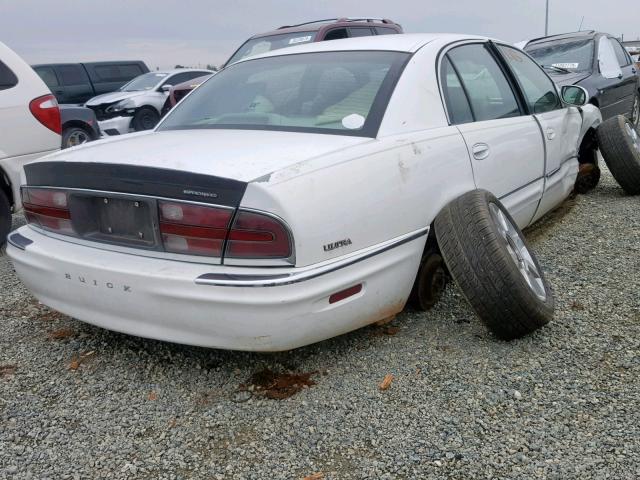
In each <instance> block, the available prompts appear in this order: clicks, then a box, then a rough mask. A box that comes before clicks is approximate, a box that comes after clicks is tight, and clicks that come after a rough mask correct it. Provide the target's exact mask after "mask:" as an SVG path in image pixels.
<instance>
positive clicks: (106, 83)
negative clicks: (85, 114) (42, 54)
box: [33, 60, 149, 104]
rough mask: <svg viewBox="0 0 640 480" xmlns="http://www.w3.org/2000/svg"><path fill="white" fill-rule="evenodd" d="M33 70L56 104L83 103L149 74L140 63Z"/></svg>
mask: <svg viewBox="0 0 640 480" xmlns="http://www.w3.org/2000/svg"><path fill="white" fill-rule="evenodd" d="M33 69H34V70H35V71H36V72H37V74H38V75H40V78H42V80H44V83H46V84H47V86H48V87H49V88H50V89H51V91H52V92H53V94H54V95H55V96H56V99H57V100H58V103H60V104H62V103H77V104H81V103H84V102H86V101H87V100H89V99H90V98H91V97H95V96H96V95H100V94H102V93H107V92H113V91H115V90H118V89H119V88H120V87H121V86H122V85H124V84H125V83H127V82H128V81H129V80H131V79H132V78H135V77H137V76H138V75H141V74H143V73H146V72H148V71H149V68H148V67H147V65H146V64H145V63H144V62H143V61H140V60H132V61H114V62H86V63H47V64H40V65H33Z"/></svg>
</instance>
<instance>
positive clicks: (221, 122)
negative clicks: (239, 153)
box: [160, 51, 408, 137]
mask: <svg viewBox="0 0 640 480" xmlns="http://www.w3.org/2000/svg"><path fill="white" fill-rule="evenodd" d="M407 58H408V54H407V53H404V52H380V51H375V52H371V51H349V52H333V51H332V52H313V53H301V54H297V55H281V56H277V57H267V58H259V59H254V60H248V61H245V62H239V63H236V64H233V65H230V66H229V67H227V68H225V69H223V70H222V71H221V72H219V73H217V74H216V75H214V76H213V77H211V79H209V80H208V81H207V82H206V83H204V84H202V85H201V86H200V87H198V88H197V89H195V90H194V91H193V93H191V94H190V95H189V96H188V97H186V98H185V99H184V100H183V101H182V102H181V103H180V104H179V105H178V106H177V107H176V108H175V109H174V110H173V111H172V112H171V113H170V114H169V116H168V117H167V118H166V119H165V121H164V122H163V123H162V125H161V126H160V129H161V130H175V129H181V130H185V129H196V128H226V129H250V130H287V131H293V132H310V133H334V134H340V135H356V136H368V137H371V136H375V134H376V132H377V130H378V127H379V125H380V122H381V120H382V115H383V113H384V110H385V109H386V106H387V102H388V101H389V97H390V96H391V92H392V90H393V87H394V85H395V82H396V80H397V78H398V76H399V75H400V72H401V71H402V68H403V66H404V64H405V62H406V59H407Z"/></svg>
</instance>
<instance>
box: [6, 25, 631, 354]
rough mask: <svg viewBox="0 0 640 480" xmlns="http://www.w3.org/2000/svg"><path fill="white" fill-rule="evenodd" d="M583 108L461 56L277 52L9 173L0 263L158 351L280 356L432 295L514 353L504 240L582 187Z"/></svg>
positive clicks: (525, 314) (543, 302)
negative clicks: (456, 305)
mask: <svg viewBox="0 0 640 480" xmlns="http://www.w3.org/2000/svg"><path fill="white" fill-rule="evenodd" d="M586 100H587V99H586V98H585V95H584V90H582V89H581V88H580V87H574V86H570V87H564V88H563V90H562V92H561V93H560V92H559V91H558V89H557V88H556V86H555V85H554V84H553V82H552V81H551V80H550V79H549V77H548V76H547V75H546V74H545V73H544V71H543V70H542V69H541V68H540V67H538V66H537V65H536V63H535V62H534V61H532V60H531V59H530V58H529V57H528V56H527V55H526V54H525V53H523V52H522V51H520V50H517V49H515V48H513V47H511V46H509V45H508V44H506V43H501V42H499V41H492V40H488V39H486V38H480V37H474V36H467V35H442V34H434V35H427V34H421V35H389V36H379V37H368V38H360V39H349V40H339V41H333V42H322V43H314V44H309V45H304V46H300V47H294V48H290V49H284V50H278V51H276V52H272V53H269V54H265V55H263V56H260V57H252V58H250V59H247V60H245V61H241V62H238V63H235V64H233V65H231V66H229V67H228V68H226V69H224V70H223V71H222V72H220V73H219V74H217V75H215V76H213V77H212V78H211V79H210V80H208V81H207V82H206V83H205V84H203V85H202V86H201V87H200V88H198V89H196V90H195V91H194V92H193V93H191V94H190V95H189V96H188V97H187V98H186V99H185V100H184V101H182V102H181V103H180V104H179V105H178V106H177V108H175V110H173V111H172V112H171V114H169V115H168V116H167V117H166V118H165V119H164V120H163V121H162V122H161V123H160V124H159V125H158V127H157V128H156V129H155V130H154V131H152V132H143V133H139V134H133V135H129V136H126V137H122V138H116V139H113V140H109V141H106V142H102V143H96V144H88V145H86V146H81V147H78V148H74V149H70V150H65V151H63V152H61V153H59V154H54V155H51V156H49V157H47V158H46V160H44V161H39V162H37V163H32V164H30V165H27V167H26V168H25V173H26V182H25V185H24V186H23V187H22V196H23V201H24V207H25V211H26V217H27V220H28V225H27V226H24V227H22V228H20V229H19V230H17V231H16V232H14V233H13V234H11V235H10V238H9V246H8V250H7V252H8V254H9V256H10V257H11V259H12V261H13V263H14V265H15V269H16V272H17V273H18V275H19V277H20V278H21V279H22V281H23V282H24V283H25V285H27V286H28V288H29V289H31V291H32V292H33V293H34V295H35V296H36V297H37V298H38V299H39V300H40V301H41V302H42V303H44V304H46V305H49V306H50V307H52V308H54V309H56V310H59V311H60V312H63V313H65V314H68V315H70V316H73V317H75V318H77V319H79V320H82V321H85V322H88V323H91V324H94V325H98V326H100V327H104V328H107V329H111V330H116V331H119V332H125V333H128V334H132V335H137V336H141V337H149V338H155V339H161V340H167V341H171V342H177V343H184V344H192V345H201V346H207V347H216V348H225V349H240V350H262V351H277V350H286V349H291V348H295V347H299V346H302V345H306V344H309V343H313V342H317V341H320V340H323V339H326V338H329V337H333V336H335V335H339V334H342V333H344V332H348V331H350V330H354V329H356V328H359V327H362V326H364V325H367V324H370V323H372V322H376V321H379V320H383V319H386V318H388V317H391V316H393V315H395V314H396V313H398V312H400V311H401V310H402V309H403V308H404V306H405V304H406V303H407V301H408V299H409V298H410V297H411V299H412V300H413V301H414V303H415V305H417V306H418V307H420V308H428V307H429V306H430V305H432V304H433V302H434V301H435V300H436V299H437V296H438V293H439V292H440V291H441V289H442V285H443V284H444V281H445V280H446V279H447V278H449V276H450V277H452V278H453V280H455V282H456V283H457V284H458V287H459V288H460V289H461V290H462V292H463V294H464V296H465V297H466V298H467V300H468V301H469V302H470V303H471V305H472V306H473V308H474V309H475V310H476V312H477V313H478V316H479V317H480V318H481V320H483V321H484V322H485V323H486V324H487V326H488V327H489V328H490V329H491V330H492V331H493V332H494V333H495V334H496V336H498V337H500V338H505V339H509V338H515V337H519V336H522V335H524V334H526V333H528V332H531V331H533V330H534V329H536V328H538V327H540V326H542V325H544V324H545V323H547V322H548V321H549V320H550V319H551V317H552V315H553V297H552V292H551V290H550V288H549V285H548V283H547V282H546V281H545V279H544V276H543V273H542V270H541V268H540V265H539V264H538V262H537V261H536V259H535V257H534V254H533V253H532V252H531V250H530V249H529V248H528V247H527V244H526V242H525V240H524V237H523V235H522V233H521V231H520V228H523V227H526V226H527V225H530V224H531V223H533V222H535V221H536V220H538V219H539V218H540V217H542V216H543V215H544V214H545V213H547V212H549V211H550V210H551V209H553V208H554V207H556V206H557V205H558V204H559V203H560V202H562V201H563V200H564V199H565V198H566V197H567V196H568V195H569V194H570V192H571V191H572V189H573V188H574V184H575V182H576V178H577V177H578V173H579V170H580V171H582V170H583V169H582V166H581V163H590V164H591V166H592V167H594V168H597V167H596V165H593V163H594V162H595V161H596V158H597V156H595V155H593V153H594V152H595V150H594V149H595V148H596V146H595V140H594V139H595V138H596V135H595V128H596V127H597V126H598V124H599V123H600V121H601V120H600V116H599V112H598V110H597V109H596V108H595V107H592V106H583V105H584V103H585V102H586ZM583 141H584V142H587V141H588V142H589V144H588V145H589V148H590V150H589V151H588V152H587V154H586V155H583V154H581V153H580V152H581V150H584V149H585V148H586V147H584V148H581V146H582V145H583ZM639 165H640V164H639ZM584 170H585V171H592V170H593V168H592V169H584Z"/></svg>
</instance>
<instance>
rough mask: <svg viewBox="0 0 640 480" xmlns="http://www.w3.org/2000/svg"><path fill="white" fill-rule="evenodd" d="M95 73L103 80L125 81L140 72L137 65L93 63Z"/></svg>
mask: <svg viewBox="0 0 640 480" xmlns="http://www.w3.org/2000/svg"><path fill="white" fill-rule="evenodd" d="M93 71H94V72H95V74H96V75H97V76H98V77H99V78H100V80H102V81H103V82H126V81H128V80H131V79H132V78H134V77H137V76H138V75H140V74H142V73H143V72H142V69H141V68H140V66H139V65H135V64H131V65H95V66H94V67H93Z"/></svg>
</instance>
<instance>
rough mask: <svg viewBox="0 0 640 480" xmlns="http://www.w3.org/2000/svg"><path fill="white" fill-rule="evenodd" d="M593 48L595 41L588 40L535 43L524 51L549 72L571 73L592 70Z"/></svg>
mask: <svg viewBox="0 0 640 480" xmlns="http://www.w3.org/2000/svg"><path fill="white" fill-rule="evenodd" d="M593 48H594V43H593V40H592V39H591V38H588V39H585V40H562V41H555V42H543V43H533V44H529V45H527V46H526V47H524V51H525V52H527V53H528V54H529V55H531V56H532V57H533V59H534V60H535V61H536V62H538V63H539V64H540V65H542V67H544V68H546V69H548V70H549V71H552V70H553V71H554V72H555V73H562V71H563V70H565V72H564V73H570V72H584V71H591V70H592V68H593ZM566 70H569V72H566Z"/></svg>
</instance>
